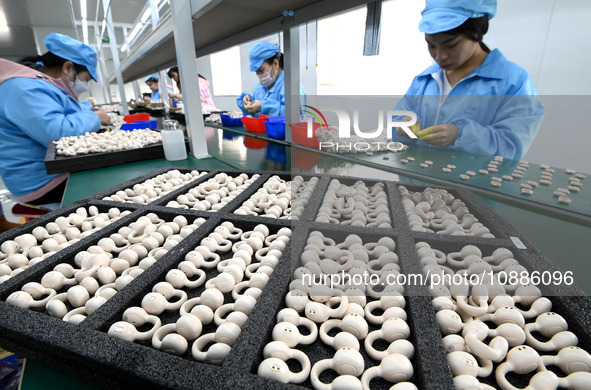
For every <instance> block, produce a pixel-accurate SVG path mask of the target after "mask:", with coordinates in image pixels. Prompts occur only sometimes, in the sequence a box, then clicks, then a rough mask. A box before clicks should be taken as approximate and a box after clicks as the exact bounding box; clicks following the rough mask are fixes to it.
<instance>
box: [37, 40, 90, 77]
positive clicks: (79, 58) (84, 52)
mask: <svg viewBox="0 0 591 390" xmlns="http://www.w3.org/2000/svg"><path fill="white" fill-rule="evenodd" d="M45 47H47V50H49V51H50V52H52V53H53V54H55V55H56V56H59V57H62V58H63V59H66V60H68V61H72V62H73V63H75V64H77V65H83V66H85V67H86V69H88V73H90V76H91V77H92V78H93V79H94V81H96V80H97V78H96V51H94V49H93V48H92V47H90V46H87V45H85V44H84V43H82V42H80V41H78V40H76V39H74V38H72V37H69V36H67V35H63V34H58V33H51V34H49V35H48V36H46V37H45Z"/></svg>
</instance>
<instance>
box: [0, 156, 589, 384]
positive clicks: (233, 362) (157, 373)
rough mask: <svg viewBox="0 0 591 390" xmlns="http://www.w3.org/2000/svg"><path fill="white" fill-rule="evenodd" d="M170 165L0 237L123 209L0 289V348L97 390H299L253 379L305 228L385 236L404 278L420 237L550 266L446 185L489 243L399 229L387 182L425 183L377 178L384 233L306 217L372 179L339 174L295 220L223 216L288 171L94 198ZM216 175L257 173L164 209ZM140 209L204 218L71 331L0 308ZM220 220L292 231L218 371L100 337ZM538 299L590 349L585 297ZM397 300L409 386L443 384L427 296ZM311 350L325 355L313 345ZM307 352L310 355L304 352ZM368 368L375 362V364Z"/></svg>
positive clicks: (414, 264) (420, 291)
mask: <svg viewBox="0 0 591 390" xmlns="http://www.w3.org/2000/svg"><path fill="white" fill-rule="evenodd" d="M103 160H104V159H103ZM171 169H179V168H174V167H167V168H162V169H159V170H157V171H155V172H152V173H150V174H148V175H144V176H142V177H139V178H136V179H134V180H130V181H128V182H125V183H122V184H120V185H117V186H115V187H112V188H109V189H107V190H105V191H102V192H100V193H97V194H95V195H93V196H91V197H89V198H87V199H83V200H81V201H78V202H76V203H73V204H71V205H69V206H67V207H65V208H63V209H59V210H57V211H55V212H52V213H50V214H47V215H45V216H42V217H40V218H37V219H35V220H33V221H32V222H30V223H28V224H25V225H23V226H21V227H18V228H16V229H13V230H11V231H8V232H6V233H3V234H1V235H0V243H1V242H4V241H5V240H8V239H12V238H14V237H15V236H17V235H19V234H22V233H25V232H30V231H31V230H32V229H33V228H34V227H36V226H39V225H41V224H45V223H47V222H50V221H52V220H54V219H55V218H56V217H57V216H59V215H63V214H67V213H69V212H71V211H73V210H75V209H76V207H80V206H87V205H92V204H94V205H97V207H99V208H101V209H103V210H104V209H108V208H109V207H120V208H124V209H129V210H132V211H133V212H132V213H131V214H130V215H128V216H126V217H125V219H122V220H120V221H117V222H115V223H113V224H112V225H109V226H107V227H105V228H104V229H103V230H102V231H99V232H96V233H94V234H93V235H91V236H89V237H87V238H86V239H85V240H83V241H81V242H79V243H77V244H75V245H73V246H71V247H69V248H66V249H64V250H63V251H61V252H59V253H58V254H56V255H54V256H52V257H51V258H48V259H47V260H46V261H45V262H42V263H40V264H38V265H36V266H34V267H31V268H29V269H28V270H27V271H25V272H22V273H21V274H19V275H17V276H16V277H14V278H12V279H10V280H9V281H8V282H5V283H3V284H0V313H2V315H1V316H0V346H2V347H3V348H6V349H8V350H11V351H13V352H15V353H17V354H20V355H22V356H24V357H27V358H29V359H31V360H33V361H36V362H39V363H41V364H44V365H46V366H48V367H50V368H53V369H55V370H58V371H61V372H64V373H66V374H68V375H70V376H73V377H76V378H79V379H81V380H83V381H86V382H88V383H91V384H93V385H95V386H98V387H101V388H105V389H119V388H120V389H124V388H125V389H127V388H139V387H140V386H146V387H148V388H158V389H160V388H163V389H164V388H166V389H201V388H216V389H232V388H241V389H242V388H243V389H277V388H284V389H302V388H310V387H309V383H308V384H306V383H304V384H303V385H301V386H300V385H290V384H283V383H279V382H277V381H274V380H270V379H266V378H262V377H259V376H258V375H256V369H257V367H258V364H259V363H260V361H261V360H262V349H263V347H264V346H265V345H266V343H267V342H268V341H270V339H271V337H270V334H271V331H272V328H273V326H274V324H275V322H276V321H275V315H276V313H277V312H278V311H279V310H280V309H281V308H282V307H283V305H284V304H283V299H284V297H285V294H286V292H287V289H288V286H289V283H290V281H291V274H292V272H293V270H294V269H295V268H296V267H297V266H299V253H301V250H302V249H303V247H304V245H305V240H306V238H307V237H308V234H309V232H311V231H314V230H319V231H321V232H324V234H326V235H330V236H331V237H345V236H346V235H348V234H358V235H360V236H362V237H364V236H368V237H374V238H375V237H381V236H388V237H392V238H394V240H395V241H396V244H397V246H396V252H397V254H398V256H399V259H400V260H399V262H400V266H401V269H402V272H403V273H407V274H410V273H414V274H416V273H420V272H421V267H420V265H419V262H418V255H417V254H416V250H415V243H416V242H419V241H427V242H429V243H430V244H431V245H432V246H435V247H438V248H440V249H450V250H451V249H453V250H457V248H460V247H461V246H463V245H467V244H474V245H477V246H479V247H482V248H483V251H491V250H492V249H491V248H494V247H499V246H504V247H507V248H509V249H510V250H512V251H513V252H517V256H518V260H519V261H520V262H522V263H523V265H524V266H525V267H526V268H528V269H530V270H534V269H536V270H555V269H556V267H555V266H554V265H553V264H552V263H551V262H550V261H549V260H548V259H547V258H546V257H544V256H543V254H541V253H540V252H539V251H538V250H537V249H536V248H535V247H534V246H533V245H532V244H531V243H530V242H529V241H528V240H527V239H526V238H525V237H523V236H522V235H521V234H520V233H519V232H518V231H517V230H516V229H514V228H513V227H512V226H511V225H510V224H508V223H507V222H506V221H505V220H504V219H502V218H501V217H499V216H498V215H496V214H495V213H494V211H493V210H491V209H490V208H489V207H488V206H487V205H486V204H484V203H483V202H482V201H480V200H479V199H478V198H477V197H475V196H474V195H472V194H471V193H470V192H469V191H465V190H460V189H457V188H453V187H451V188H448V190H449V191H452V192H453V194H454V196H456V197H459V198H460V199H462V200H463V201H464V202H465V203H466V204H467V205H468V207H469V208H470V209H471V211H473V212H474V214H475V215H476V216H477V218H478V219H479V220H481V222H482V223H484V224H485V225H486V226H487V227H489V228H490V229H491V231H493V233H495V236H496V238H490V239H485V238H480V237H468V236H464V237H457V236H444V235H439V234H431V233H420V232H413V231H411V230H410V229H409V228H408V222H407V219H406V215H405V214H404V211H403V209H402V204H401V198H400V194H399V193H398V188H397V185H405V186H406V187H407V188H408V189H410V190H413V191H421V190H423V189H425V188H427V186H417V185H414V184H405V183H395V182H391V181H385V184H386V191H387V193H388V200H389V205H390V213H391V217H392V223H393V226H394V227H393V228H392V229H383V228H364V227H352V226H343V225H336V224H324V223H318V222H315V221H314V220H315V216H316V212H317V210H318V208H319V207H320V205H321V203H322V198H323V196H324V192H325V191H326V188H327V187H328V185H329V183H330V180H331V179H333V178H337V179H339V180H342V182H345V183H352V180H363V181H366V183H368V185H371V184H373V183H374V182H375V181H367V180H364V179H358V178H353V179H352V178H350V177H340V176H328V175H319V176H318V177H319V179H320V180H319V181H318V183H317V185H316V188H315V190H314V193H313V194H312V196H311V198H310V200H309V203H308V206H307V207H306V209H305V212H304V213H303V214H302V216H301V218H300V220H298V221H286V220H276V219H270V218H268V217H260V216H242V215H236V214H233V211H234V210H235V209H236V208H237V207H239V206H240V205H241V204H242V203H243V202H244V201H246V200H247V199H248V198H250V196H251V195H252V194H253V193H255V192H256V191H257V190H258V188H260V186H262V185H263V183H265V182H266V181H267V180H268V179H269V178H270V177H271V176H272V175H279V176H280V177H282V178H284V179H286V178H288V175H289V173H286V172H269V171H262V172H261V171H229V170H223V171H222V170H208V174H207V175H205V176H204V177H202V178H200V179H199V180H198V181H196V182H193V183H189V184H187V185H185V186H182V187H180V188H178V189H176V190H174V191H172V192H171V193H169V194H167V195H166V196H164V197H162V198H160V199H158V200H157V201H155V202H153V203H151V204H148V205H136V204H132V203H119V202H113V201H104V200H101V199H102V198H103V197H105V196H108V195H109V194H112V193H114V192H116V191H117V190H120V189H124V188H128V187H131V186H133V184H136V183H140V182H143V181H144V180H146V179H148V178H150V177H154V176H156V175H158V174H160V173H164V172H167V171H168V170H171ZM179 170H181V171H183V172H184V171H188V170H183V169H179ZM219 172H227V173H230V172H233V173H236V172H238V173H239V172H245V173H247V174H252V173H259V174H260V175H261V176H260V177H259V179H258V180H256V181H255V183H253V184H252V185H251V186H250V187H248V188H247V189H246V190H245V191H243V192H242V193H241V194H240V195H239V196H237V197H236V198H235V199H234V200H233V201H232V202H230V203H228V204H227V205H226V206H225V207H224V208H222V209H221V210H219V211H218V212H200V211H197V210H183V209H174V208H170V207H166V206H165V205H166V203H167V201H168V200H171V199H174V198H175V197H176V196H178V195H179V194H182V193H185V192H186V191H187V190H188V189H189V188H192V187H193V186H195V185H196V183H198V182H201V181H203V180H207V179H208V178H210V177H213V176H214V175H215V174H217V173H219ZM294 175H295V174H293V175H292V176H294ZM301 176H303V177H304V178H305V179H306V180H308V179H309V178H310V176H308V175H301ZM148 212H155V213H157V214H159V215H167V216H168V217H169V218H170V217H172V216H174V215H184V216H186V217H187V219H189V220H191V218H197V217H205V218H206V219H207V221H206V222H205V223H204V224H203V225H201V227H200V228H199V229H197V230H196V231H194V232H193V233H192V234H191V235H189V236H188V237H187V238H186V239H185V240H183V241H182V242H181V243H180V244H179V245H177V246H175V247H174V248H173V249H172V250H170V251H169V252H168V253H167V254H166V255H165V256H164V257H163V258H162V259H161V260H160V261H158V262H157V263H156V264H155V265H153V266H152V267H151V268H149V269H148V270H146V271H145V272H144V273H142V275H140V276H138V277H137V278H136V279H134V281H133V282H131V283H130V284H129V285H128V286H127V287H126V288H125V289H124V290H122V291H121V292H120V293H118V294H117V295H115V296H114V297H113V298H112V299H111V300H109V302H108V303H107V304H105V305H103V306H102V307H101V308H99V309H98V310H97V311H96V312H95V313H94V314H93V315H90V316H88V318H87V319H86V320H85V321H83V322H82V323H80V324H79V325H74V324H71V323H67V322H64V321H61V320H58V319H56V318H52V317H50V316H48V315H45V314H42V313H39V312H36V311H33V310H26V309H21V308H19V307H15V306H12V305H9V304H7V303H6V302H5V300H6V297H7V296H8V295H9V294H10V293H11V292H13V291H16V290H18V289H19V288H20V287H21V286H22V285H23V284H24V283H26V282H29V281H36V280H38V279H39V278H40V277H41V276H42V275H43V273H44V272H46V271H47V270H48V269H50V268H52V267H53V266H54V265H55V264H58V263H60V262H62V261H67V259H71V258H72V256H73V255H74V254H75V253H77V251H79V250H82V249H83V248H85V247H87V246H88V245H92V244H93V243H95V242H97V241H98V240H99V239H100V238H102V237H105V236H108V235H109V234H111V233H112V232H114V231H115V230H117V229H118V228H119V227H121V226H123V225H126V224H128V223H130V222H132V221H133V220H135V219H137V218H138V217H139V216H141V215H145V214H146V213H148ZM223 221H231V222H233V223H235V224H239V225H242V226H254V225H253V224H257V223H265V224H267V225H269V226H270V227H271V228H272V230H273V229H278V228H280V227H281V226H287V227H291V228H292V231H293V233H292V239H291V242H290V244H289V245H288V247H287V248H286V250H285V252H284V254H283V256H282V258H281V259H280V261H279V263H278V265H277V266H276V268H275V270H274V272H273V274H272V276H271V278H270V280H269V283H268V284H267V286H266V287H265V289H264V290H263V293H262V294H261V296H260V298H259V300H258V301H257V304H256V306H255V308H254V310H253V312H252V313H251V315H250V316H249V319H248V321H247V322H246V324H245V326H244V328H243V331H242V333H241V335H240V337H239V339H238V340H237V342H236V344H234V346H233V348H232V351H231V353H230V355H229V356H228V358H227V359H226V360H225V361H224V363H223V364H222V365H221V366H213V365H209V364H204V363H199V362H196V361H194V360H192V359H190V358H186V357H179V356H173V355H170V354H167V353H163V352H160V351H158V350H155V349H153V348H151V347H147V346H145V345H141V344H138V343H131V342H126V341H123V340H119V339H116V338H113V337H111V336H108V335H107V334H106V330H107V329H108V327H109V326H110V324H112V323H113V322H114V321H117V320H118V319H119V318H120V316H121V313H122V312H123V310H125V308H126V307H128V306H130V305H133V304H137V302H138V300H139V299H140V298H141V296H143V294H144V293H145V292H146V291H148V290H149V288H151V286H152V285H153V284H155V283H156V282H158V281H159V280H161V279H162V277H163V275H165V273H166V272H167V270H168V269H170V268H172V267H175V266H176V265H177V264H178V263H179V261H181V260H182V259H183V258H184V255H185V254H186V253H187V252H188V251H190V250H191V249H192V248H193V247H194V246H195V245H197V243H198V242H199V241H200V240H201V239H202V238H203V237H204V236H205V235H206V234H208V232H210V231H211V230H212V229H214V228H215V227H216V226H218V225H219V224H220V223H221V222H223ZM514 239H518V240H519V241H521V242H522V243H523V244H524V248H525V249H517V247H516V246H515V242H516V241H514ZM547 293H548V294H550V297H551V299H552V301H553V302H554V304H555V310H556V311H559V312H560V313H561V314H562V315H563V316H564V317H565V318H566V319H567V321H568V322H569V324H570V325H571V327H572V330H573V331H574V332H575V333H576V334H577V335H578V336H579V337H580V344H581V345H582V346H583V347H585V348H589V347H590V346H591V338H590V335H589V334H588V330H589V329H591V301H589V299H587V298H586V297H584V296H583V293H582V292H581V291H580V290H579V289H578V288H577V287H576V286H564V287H556V288H554V289H551V290H550V291H547ZM405 298H406V301H407V312H408V315H409V321H408V322H409V325H410V326H411V338H410V341H411V342H412V343H413V344H414V346H415V350H416V352H415V357H414V358H413V360H412V361H413V364H414V369H415V375H414V377H413V381H414V383H415V384H416V385H417V386H418V387H419V388H421V389H451V388H453V382H452V375H451V372H450V370H449V367H448V365H447V361H446V359H445V351H444V350H443V347H442V343H441V333H440V332H439V328H438V325H437V322H436V319H435V313H434V311H433V309H432V307H431V298H430V296H429V293H428V290H427V287H426V286H422V285H417V286H407V289H406V290H405ZM320 351H323V353H326V351H324V350H322V349H321V350H320ZM310 353H312V354H313V353H314V352H310ZM318 356H320V355H317V357H318ZM374 364H376V365H377V363H376V362H374ZM372 384H373V382H372ZM378 386H379V387H384V386H385V384H383V383H382V384H378Z"/></svg>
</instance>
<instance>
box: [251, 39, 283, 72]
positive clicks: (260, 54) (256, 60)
mask: <svg viewBox="0 0 591 390" xmlns="http://www.w3.org/2000/svg"><path fill="white" fill-rule="evenodd" d="M277 53H279V46H277V45H273V44H271V43H268V42H259V43H257V44H255V45H253V46H252V47H251V48H250V50H249V51H248V56H249V57H250V71H251V72H256V71H257V70H258V69H259V68H260V67H261V65H263V61H264V60H266V59H267V58H271V57H273V56H274V55H275V54H277Z"/></svg>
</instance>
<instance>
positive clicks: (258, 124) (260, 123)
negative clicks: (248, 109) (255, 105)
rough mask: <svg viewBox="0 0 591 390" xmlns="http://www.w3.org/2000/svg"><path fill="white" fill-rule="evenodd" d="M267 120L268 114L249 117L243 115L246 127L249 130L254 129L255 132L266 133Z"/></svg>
mask: <svg viewBox="0 0 591 390" xmlns="http://www.w3.org/2000/svg"><path fill="white" fill-rule="evenodd" d="M266 120H267V115H263V114H261V115H259V117H258V118H249V117H246V116H244V117H242V123H243V124H244V128H246V130H248V131H252V132H253V133H264V132H265V131H267V130H266V129H265V121H266Z"/></svg>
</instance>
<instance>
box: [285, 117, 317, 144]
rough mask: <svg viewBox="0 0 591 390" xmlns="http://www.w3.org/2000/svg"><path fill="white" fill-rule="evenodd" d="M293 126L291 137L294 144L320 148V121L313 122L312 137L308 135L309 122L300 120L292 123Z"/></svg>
mask: <svg viewBox="0 0 591 390" xmlns="http://www.w3.org/2000/svg"><path fill="white" fill-rule="evenodd" d="M289 126H290V127H291V139H292V142H293V143H294V144H297V145H302V146H307V147H309V148H318V145H319V143H318V137H317V136H316V129H318V128H319V127H320V124H319V123H316V122H312V138H309V137H308V123H307V122H299V123H292V124H290V125H289Z"/></svg>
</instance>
